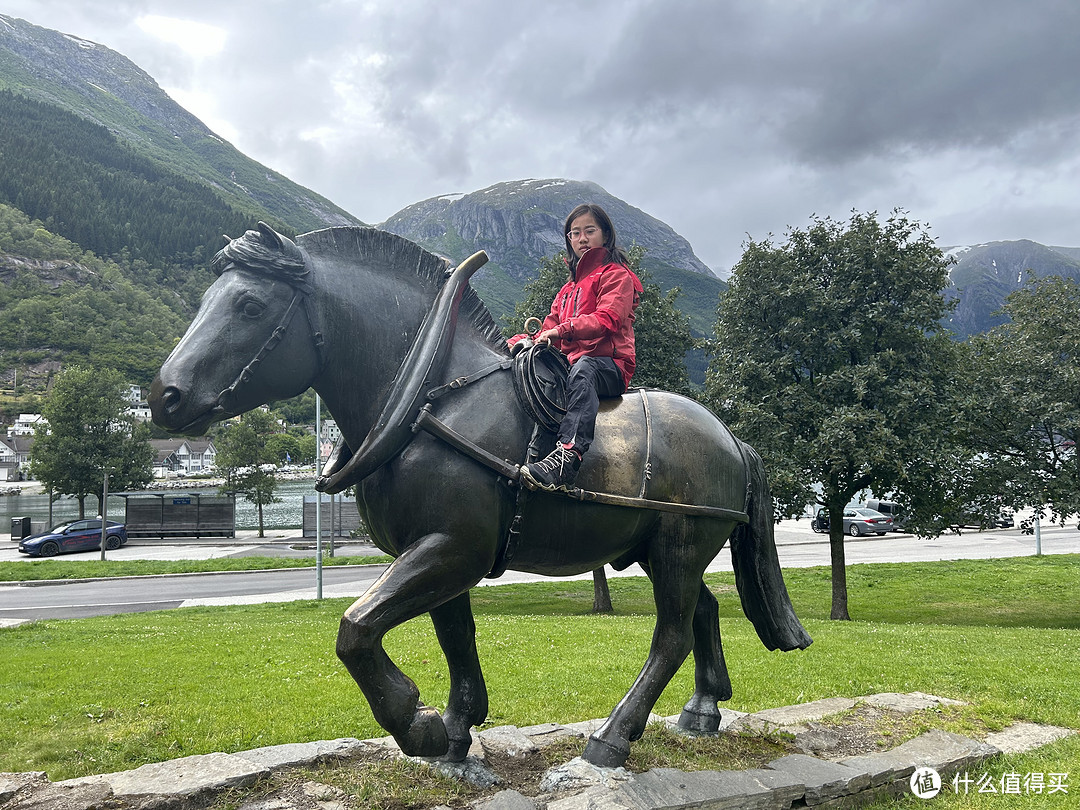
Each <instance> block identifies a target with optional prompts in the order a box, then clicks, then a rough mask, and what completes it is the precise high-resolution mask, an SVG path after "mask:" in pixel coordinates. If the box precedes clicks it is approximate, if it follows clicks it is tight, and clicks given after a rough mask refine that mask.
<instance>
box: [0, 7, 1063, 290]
mask: <svg viewBox="0 0 1080 810" xmlns="http://www.w3.org/2000/svg"><path fill="white" fill-rule="evenodd" d="M0 12H2V13H5V14H9V15H12V16H15V17H22V18H23V19H26V20H29V21H30V22H32V23H34V24H36V25H41V26H44V27H47V28H54V29H57V30H60V31H64V32H66V33H70V34H74V35H77V36H79V37H83V38H86V39H89V40H93V41H95V42H99V43H101V44H103V45H106V46H108V47H110V48H112V49H114V50H116V51H119V52H120V53H122V54H124V55H125V56H127V57H128V58H130V59H131V60H132V61H133V62H135V63H136V64H137V65H138V66H139V67H141V68H143V69H144V70H145V71H147V72H148V73H149V74H150V75H151V76H153V77H154V78H155V79H156V80H157V82H158V84H159V85H161V87H162V88H163V89H164V90H165V91H166V92H167V93H169V95H171V96H172V97H173V98H174V99H176V101H178V102H179V103H180V104H181V105H183V106H184V107H186V108H187V109H188V110H190V111H191V112H193V113H194V114H195V115H196V116H198V117H199V118H200V119H202V120H203V122H205V123H206V124H207V125H208V126H209V127H210V128H211V129H213V130H214V131H215V132H217V133H218V134H219V135H221V136H222V137H224V138H226V139H228V140H229V141H231V142H232V143H233V144H234V145H235V146H236V147H237V148H239V149H240V150H241V151H242V152H244V153H245V154H247V155H248V156H250V157H252V158H254V159H255V160H258V161H259V162H261V163H263V164H265V165H267V166H269V167H271V168H273V169H275V170H277V171H280V172H282V173H283V174H285V175H287V176H288V177H290V178H291V179H293V180H295V181H297V182H298V183H300V184H302V185H305V186H307V187H309V188H311V189H313V190H315V191H317V192H319V193H320V194H322V195H323V196H325V197H328V198H329V199H331V200H333V201H334V202H335V203H337V204H338V205H340V206H341V207H343V208H345V209H346V210H348V211H349V212H350V213H352V214H354V215H355V216H357V217H359V218H360V219H362V220H364V221H365V222H370V223H376V222H380V221H382V220H385V219H386V218H388V217H389V216H390V215H392V214H393V213H395V212H396V211H398V210H399V209H401V208H402V207H404V206H406V205H408V204H410V203H413V202H417V201H419V200H422V199H426V198H428V197H433V196H437V195H440V194H447V193H454V192H469V191H475V190H477V189H480V188H484V187H485V186H488V185H491V184H493V183H497V182H500V181H504V180H518V179H524V178H530V177H532V178H546V177H564V178H571V179H575V180H591V181H593V182H596V183H599V184H600V185H601V186H603V187H604V188H606V189H607V190H608V191H609V192H611V193H612V194H614V195H615V196H617V197H621V198H622V199H624V200H626V201H627V202H628V203H630V204H631V205H634V206H636V207H638V208H640V209H642V210H644V211H645V212H647V213H649V214H651V215H653V216H655V217H657V218H658V219H661V220H663V221H664V222H666V223H668V224H669V225H671V226H672V227H673V228H674V229H675V230H676V231H678V232H679V233H680V234H682V235H683V236H685V237H686V238H687V239H688V240H689V241H690V243H691V244H692V245H693V247H694V250H695V252H696V253H697V254H698V256H699V257H700V258H701V259H702V260H703V261H704V262H705V263H706V264H708V265H710V266H711V267H713V268H714V269H715V270H717V271H718V272H720V273H721V274H722V275H725V276H726V275H727V271H728V269H729V268H730V267H731V265H732V264H734V263H735V262H736V261H737V260H738V258H739V256H740V255H741V254H742V248H741V245H742V243H743V240H744V239H745V238H746V235H747V234H749V235H750V236H752V237H753V238H755V239H759V240H760V239H763V238H765V237H767V236H768V235H769V234H770V233H772V234H774V235H775V236H776V237H777V238H782V236H783V233H784V232H785V230H786V229H787V228H788V227H789V226H794V227H804V226H805V225H807V224H808V223H809V221H810V217H811V215H812V214H819V215H829V216H833V217H834V218H838V219H844V218H846V217H847V215H848V213H849V212H850V211H851V210H852V209H857V210H859V211H878V212H879V213H881V214H883V215H884V214H886V213H888V212H889V211H891V210H892V209H894V208H898V207H899V208H903V209H906V210H907V211H908V212H909V213H910V214H911V216H913V217H914V218H916V219H918V220H921V221H922V222H925V223H928V224H929V225H930V227H931V233H932V234H933V235H934V236H935V237H936V238H937V239H938V243H939V244H940V245H942V246H950V245H957V244H975V243H979V242H985V241H996V240H1003V239H1033V240H1035V241H1038V242H1042V243H1044V244H1051V245H1068V246H1080V232H1078V228H1080V2H1078V0H1023V1H1021V0H889V2H878V0H712V1H706V0H700V2H690V1H689V0H611V1H610V2H588V0H576V1H575V2H561V1H560V0H550V1H547V2H520V1H519V2H508V0H454V2H436V1H435V0H430V1H428V2H421V1H420V0H389V1H388V2H383V1H382V0H375V1H374V2H352V1H351V0H308V2H296V1H295V0H259V1H258V2H254V0H183V2H175V1H173V2H168V1H167V0H109V2H108V3H105V2H101V3H99V2H88V0H0ZM616 227H618V223H616Z"/></svg>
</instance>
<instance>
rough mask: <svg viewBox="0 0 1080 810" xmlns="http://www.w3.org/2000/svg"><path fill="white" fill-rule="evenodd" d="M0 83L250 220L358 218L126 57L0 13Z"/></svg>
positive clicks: (302, 227) (305, 225)
mask: <svg viewBox="0 0 1080 810" xmlns="http://www.w3.org/2000/svg"><path fill="white" fill-rule="evenodd" d="M0 89H8V90H11V91H13V92H16V93H19V94H20V95H24V96H26V97H28V98H31V99H34V100H37V101H40V102H43V103H45V104H48V105H52V106H56V107H59V108H61V109H63V110H67V111H68V112H71V113H73V114H75V115H78V116H80V117H82V118H85V119H87V120H89V121H92V122H94V123H96V124H99V125H101V126H103V127H105V128H106V129H108V130H109V132H111V133H112V134H113V135H114V136H116V138H117V139H118V140H119V141H120V142H122V143H124V144H126V145H127V146H129V147H130V148H131V149H132V150H133V151H134V152H135V153H136V154H138V155H140V156H142V157H144V158H147V159H148V160H150V161H152V162H154V163H157V164H160V167H161V168H162V169H164V170H166V171H168V172H171V173H173V174H176V175H179V176H182V177H185V178H187V179H189V180H191V181H195V182H199V183H201V184H203V185H206V186H208V187H209V188H211V189H213V190H214V192H215V193H216V194H217V195H218V196H219V197H220V198H221V199H222V200H224V201H225V202H226V203H227V204H228V205H230V206H231V207H233V208H235V209H237V210H238V211H240V212H242V213H244V214H245V215H246V216H247V217H248V218H249V219H250V220H251V221H252V222H254V221H255V220H257V219H273V220H276V221H279V222H281V223H285V224H286V225H288V227H289V228H290V229H291V230H293V231H295V232H301V231H307V230H315V229H318V228H322V227H326V226H328V225H356V224H362V223H361V222H360V221H359V220H358V219H356V218H355V217H353V216H351V215H350V214H349V213H348V212H346V211H344V210H343V209H341V208H339V207H338V206H336V205H334V204H333V203H331V202H330V201H329V200H327V199H325V198H324V197H321V196H319V195H318V194H315V193H314V192H312V191H310V190H308V189H305V188H303V187H302V186H300V185H298V184H296V183H294V182H292V181H291V180H289V179H288V178H286V177H284V176H282V175H280V174H278V173H276V172H273V171H271V170H270V169H267V168H266V167H265V166H262V165H261V164H259V163H257V162H255V161H253V160H251V159H250V158H248V157H246V156H245V155H243V154H241V153H240V152H239V151H237V150H236V149H235V148H234V147H233V146H232V145H231V144H229V143H226V142H225V141H224V140H222V139H221V138H219V137H218V136H216V135H215V134H214V133H213V132H211V131H210V130H209V129H208V128H207V127H206V126H205V125H204V124H203V123H202V122H201V121H199V120H198V119H197V118H195V116H193V115H191V114H190V113H189V112H187V111H186V110H184V109H183V108H182V107H181V106H180V105H178V104H177V103H176V102H174V101H173V100H172V99H171V98H169V96H168V95H167V94H165V93H164V92H163V91H162V90H161V88H160V87H158V85H157V83H156V82H155V81H154V80H153V79H152V78H151V77H150V76H149V75H147V74H146V73H145V72H144V71H142V70H140V69H139V68H138V67H137V66H136V65H134V64H133V63H132V62H131V61H130V60H128V59H127V58H126V57H124V56H122V55H120V54H118V53H116V52H115V51H112V50H110V49H109V48H106V47H104V46H102V45H99V44H97V43H93V42H89V41H87V40H83V39H79V38H77V37H72V36H69V35H67V34H63V33H60V32H59V31H53V30H50V29H47V28H41V27H39V26H36V25H32V24H30V23H28V22H26V21H25V20H20V19H17V18H14V17H9V16H5V15H2V14H0Z"/></svg>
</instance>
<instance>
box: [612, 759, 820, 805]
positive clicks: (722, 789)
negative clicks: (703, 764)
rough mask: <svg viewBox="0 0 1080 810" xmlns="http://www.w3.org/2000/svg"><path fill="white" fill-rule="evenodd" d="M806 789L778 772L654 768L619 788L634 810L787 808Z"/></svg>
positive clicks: (793, 779)
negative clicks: (688, 771)
mask: <svg viewBox="0 0 1080 810" xmlns="http://www.w3.org/2000/svg"><path fill="white" fill-rule="evenodd" d="M804 790H805V788H804V787H803V784H802V782H801V781H800V780H798V779H795V778H792V777H790V776H788V775H786V774H783V773H781V772H779V771H771V772H765V771H752V772H751V771H694V772H691V773H687V772H685V771H679V770H676V769H674V768H655V769H653V770H651V771H649V772H647V773H643V774H638V775H636V776H635V777H634V778H633V779H631V780H630V781H629V782H627V783H626V784H625V785H623V786H622V787H620V788H619V789H618V790H617V791H616V794H617V797H618V798H619V800H620V801H621V802H623V803H624V804H626V805H628V806H629V807H631V808H634V810H684V808H685V809H686V810H689V808H698V807H708V808H710V810H787V808H788V807H790V806H791V803H792V802H793V801H794V800H795V799H798V798H800V797H801V796H802V795H803V793H804Z"/></svg>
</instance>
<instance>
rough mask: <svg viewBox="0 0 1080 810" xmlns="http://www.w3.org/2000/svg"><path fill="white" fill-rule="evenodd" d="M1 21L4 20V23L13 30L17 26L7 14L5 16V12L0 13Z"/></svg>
mask: <svg viewBox="0 0 1080 810" xmlns="http://www.w3.org/2000/svg"><path fill="white" fill-rule="evenodd" d="M0 22H2V23H3V24H4V25H6V26H7V27H8V28H10V29H11V30H12V31H14V30H15V26H14V25H12V24H11V21H10V20H9V19H8V18H7V17H6V16H4V15H3V14H0Z"/></svg>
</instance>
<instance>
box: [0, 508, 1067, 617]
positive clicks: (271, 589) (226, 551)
mask: <svg viewBox="0 0 1080 810" xmlns="http://www.w3.org/2000/svg"><path fill="white" fill-rule="evenodd" d="M776 536H777V548H778V552H779V556H780V564H781V565H782V566H783V567H785V568H802V567H808V566H814V565H828V564H829V546H828V542H827V538H825V537H824V536H822V535H817V534H814V533H813V532H812V531H811V530H810V528H809V525H808V523H807V521H805V520H803V521H788V522H784V523H782V524H780V526H779V527H778V528H777V532H776ZM845 549H846V559H847V562H848V564H858V563H871V562H912V561H933V560H950V559H992V558H1001V557H1021V556H1029V555H1033V554H1034V553H1035V538H1034V537H1032V536H1031V535H1024V534H1022V533H1021V532H1020V531H1019V529H1007V530H996V531H986V532H975V531H965V532H963V533H962V534H960V535H947V536H943V537H940V538H936V539H932V540H920V539H919V538H917V537H914V536H911V535H904V534H887V535H885V536H884V537H876V536H875V537H872V538H862V539H854V538H848V540H847V542H846V544H845ZM373 551H374V549H372V548H371V547H370V546H366V545H363V544H355V543H354V544H346V545H344V546H341V547H340V550H339V553H340V554H342V555H356V554H362V553H372V552H373ZM1042 551H1043V553H1044V554H1080V531H1078V530H1077V529H1076V526H1075V524H1070V526H1069V527H1068V528H1061V527H1057V526H1055V527H1050V528H1044V529H1043V531H1042ZM313 553H314V552H313V544H312V543H311V542H310V541H303V540H302V539H300V538H296V537H290V536H289V535H288V534H287V533H278V534H277V535H274V536H271V537H269V538H267V541H260V540H257V539H255V538H252V537H251V536H250V535H247V536H242V537H240V538H238V539H237V541H236V542H231V543H210V542H194V543H183V544H172V543H161V542H157V541H133V542H131V543H129V544H128V545H127V546H125V547H124V548H122V549H119V550H118V551H115V552H109V554H108V556H109V559H114V560H121V559H209V558H215V557H234V556H253V555H258V556H283V557H284V556H289V557H300V556H307V557H310V556H312V555H313ZM99 557H100V552H97V551H94V552H83V553H80V554H69V555H65V556H64V557H63V559H67V560H75V559H91V560H93V559H98V558H99ZM16 559H25V557H22V555H19V554H18V552H17V551H16V549H15V546H14V544H11V545H10V546H5V547H0V562H6V561H12V560H16ZM53 559H56V558H53ZM382 570H383V566H378V565H374V566H324V567H323V586H322V594H323V597H324V598H336V597H357V596H359V595H360V594H362V593H363V592H364V591H365V590H366V589H367V587H368V586H369V585H370V584H371V583H372V582H373V581H374V580H375V579H376V578H377V577H378V576H379V574H380V573H381V572H382ZM709 570H710V571H730V570H731V558H730V555H729V554H728V553H727V552H726V551H722V552H721V553H720V554H719V555H718V556H717V558H716V560H715V561H714V562H713V564H712V565H711V566H710V567H709ZM315 576H316V575H315V570H314V568H304V569H278V570H274V571H256V572H235V573H217V574H181V575H174V576H164V577H129V578H122V579H102V580H72V581H60V582H50V583H33V584H31V583H26V584H2V585H0V626H3V625H10V624H14V623H17V622H21V621H27V620H33V619H43V618H79V617H85V616H97V615H106V614H112V613H133V612H141V611H147V610H165V609H171V608H176V607H184V606H194V605H226V604H252V603H259V602H283V601H291V600H296V599H314V598H315V597H316V595H317V590H316V586H317V583H316V579H315ZM609 576H640V571H639V570H638V569H637V568H636V567H633V568H631V569H630V570H628V571H624V572H614V571H611V570H610V569H609ZM588 578H591V574H590V573H585V574H582V575H580V576H578V577H569V578H568V579H588ZM538 579H541V578H540V577H535V576H533V575H530V574H522V573H519V572H514V571H509V572H507V573H506V574H504V575H503V576H502V577H500V578H499V579H497V580H484V581H483V582H482V583H481V584H483V585H499V584H506V583H508V582H529V581H536V580H538Z"/></svg>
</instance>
